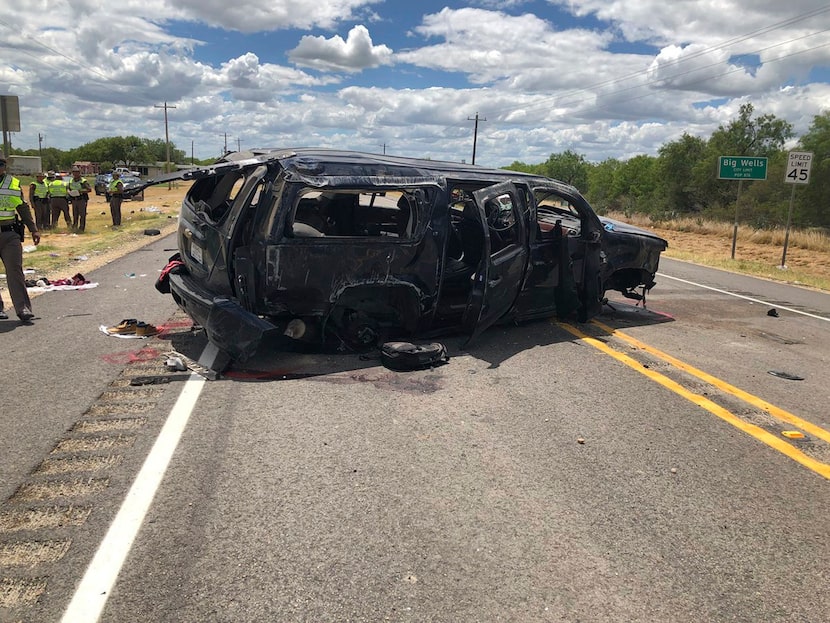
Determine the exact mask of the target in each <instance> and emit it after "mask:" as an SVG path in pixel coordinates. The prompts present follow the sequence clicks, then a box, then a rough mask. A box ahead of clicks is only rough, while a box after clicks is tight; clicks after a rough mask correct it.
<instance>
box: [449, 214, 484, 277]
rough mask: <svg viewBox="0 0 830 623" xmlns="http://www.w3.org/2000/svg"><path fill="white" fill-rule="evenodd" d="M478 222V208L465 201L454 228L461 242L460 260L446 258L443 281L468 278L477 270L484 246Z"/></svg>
mask: <svg viewBox="0 0 830 623" xmlns="http://www.w3.org/2000/svg"><path fill="white" fill-rule="evenodd" d="M478 221H479V217H478V207H477V206H476V204H475V202H473V201H465V202H464V211H463V212H462V216H461V220H460V221H459V222H458V224H457V225H456V226H455V230H456V233H457V235H458V238H459V239H460V241H461V248H462V255H461V259H458V260H457V259H454V258H447V262H446V268H445V274H444V279H445V280H447V279H449V280H456V279H465V278H468V277H469V276H470V275H472V274H473V272H474V271H475V269H476V268H478V265H479V262H480V261H481V250H482V247H483V246H484V236H483V233H482V231H481V225H480V224H479V222H478Z"/></svg>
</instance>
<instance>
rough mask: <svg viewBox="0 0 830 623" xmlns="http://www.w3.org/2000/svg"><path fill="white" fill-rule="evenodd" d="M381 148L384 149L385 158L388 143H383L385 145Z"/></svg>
mask: <svg viewBox="0 0 830 623" xmlns="http://www.w3.org/2000/svg"><path fill="white" fill-rule="evenodd" d="M381 147H383V155H384V156H385V155H386V143H383V145H381Z"/></svg>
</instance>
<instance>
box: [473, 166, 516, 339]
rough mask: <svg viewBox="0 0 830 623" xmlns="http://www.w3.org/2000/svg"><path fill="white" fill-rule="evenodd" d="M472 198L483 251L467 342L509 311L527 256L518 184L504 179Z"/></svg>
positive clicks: (479, 191)
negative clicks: (475, 207) (480, 232)
mask: <svg viewBox="0 0 830 623" xmlns="http://www.w3.org/2000/svg"><path fill="white" fill-rule="evenodd" d="M473 197H474V199H475V203H476V206H477V207H478V216H479V219H480V226H481V228H482V232H483V233H484V236H483V239H484V250H483V252H482V256H481V262H480V264H479V267H478V269H477V271H476V273H475V275H474V276H473V287H472V291H471V292H470V296H469V298H468V300H467V308H466V309H465V311H464V318H463V326H464V331H465V332H466V333H468V334H469V335H470V337H469V339H468V342H469V341H472V340H474V339H475V338H477V337H478V336H479V335H480V334H481V333H482V332H483V331H484V330H485V329H487V328H488V327H490V326H492V325H493V324H494V323H495V322H496V321H497V320H498V319H499V318H501V317H502V316H504V315H505V314H506V313H507V312H509V311H510V309H511V308H512V306H513V303H514V302H515V300H516V297H517V296H518V294H519V288H521V285H522V279H523V277H524V273H525V269H526V266H527V259H528V246H527V227H526V225H525V219H524V210H525V207H526V206H525V202H524V197H523V196H522V194H520V193H519V192H518V190H517V189H516V187H515V186H514V185H513V184H512V183H510V182H503V183H500V184H496V185H494V186H488V187H487V188H482V189H481V190H478V191H475V192H474V193H473Z"/></svg>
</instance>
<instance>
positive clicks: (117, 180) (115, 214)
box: [107, 171, 124, 227]
mask: <svg viewBox="0 0 830 623" xmlns="http://www.w3.org/2000/svg"><path fill="white" fill-rule="evenodd" d="M123 192H124V182H122V181H121V174H120V173H119V172H118V171H113V172H112V181H111V182H110V183H109V186H107V194H109V196H110V214H111V215H112V226H113V227H121V202H122V201H124V196H123Z"/></svg>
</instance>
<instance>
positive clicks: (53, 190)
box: [46, 171, 72, 229]
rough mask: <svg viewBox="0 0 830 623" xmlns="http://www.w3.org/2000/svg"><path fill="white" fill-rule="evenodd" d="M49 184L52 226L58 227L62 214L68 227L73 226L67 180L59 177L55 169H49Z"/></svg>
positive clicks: (47, 177)
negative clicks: (67, 197) (70, 216)
mask: <svg viewBox="0 0 830 623" xmlns="http://www.w3.org/2000/svg"><path fill="white" fill-rule="evenodd" d="M46 179H47V180H48V181H47V184H49V205H50V206H52V227H53V228H55V229H57V227H58V221H59V220H60V216H61V214H63V220H64V221H65V222H66V228H67V229H71V228H72V221H71V219H70V218H69V201H67V199H66V196H67V195H66V193H67V191H68V189H67V187H66V182H64V181H63V179H62V178H60V177H57V176H56V175H55V172H54V171H49V173H48V174H47V176H46Z"/></svg>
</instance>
